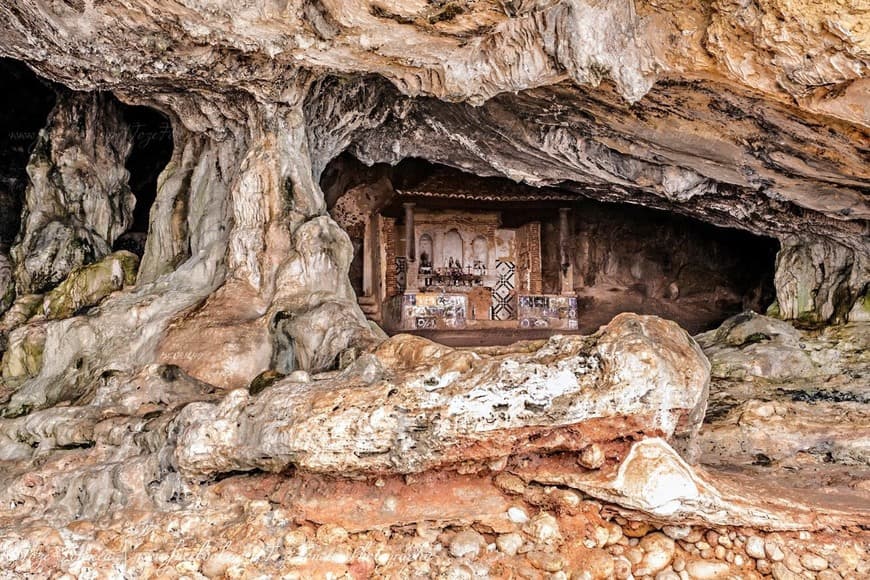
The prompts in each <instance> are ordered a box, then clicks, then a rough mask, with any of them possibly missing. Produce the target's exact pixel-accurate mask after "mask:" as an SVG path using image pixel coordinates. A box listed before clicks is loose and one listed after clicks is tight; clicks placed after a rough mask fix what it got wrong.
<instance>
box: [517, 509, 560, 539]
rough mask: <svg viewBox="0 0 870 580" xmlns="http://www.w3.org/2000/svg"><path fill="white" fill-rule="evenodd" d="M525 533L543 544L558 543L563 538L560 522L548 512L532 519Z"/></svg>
mask: <svg viewBox="0 0 870 580" xmlns="http://www.w3.org/2000/svg"><path fill="white" fill-rule="evenodd" d="M525 531H526V533H527V534H529V535H530V536H532V537H533V538H535V539H536V540H537V541H539V542H543V543H553V542H557V541H559V540H560V539H561V537H562V535H561V533H560V532H559V522H557V521H556V518H554V517H553V516H552V515H550V514H548V513H547V512H541V513H539V514H538V515H536V516H535V517H534V518H532V519H531V521H530V522H529V523H528V524H527V525H526V527H525Z"/></svg>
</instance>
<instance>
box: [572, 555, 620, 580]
mask: <svg viewBox="0 0 870 580" xmlns="http://www.w3.org/2000/svg"><path fill="white" fill-rule="evenodd" d="M582 558H583V560H582V566H580V567H581V568H583V569H584V570H587V571H588V572H589V575H590V577H591V578H592V579H593V580H610V579H611V578H613V574H614V567H615V565H614V562H613V558H612V557H611V556H610V554H608V553H607V552H605V551H604V550H599V549H594V550H589V551H587V552H585V553H584V554H583V556H582ZM630 571H631V570H630V568H629V572H630Z"/></svg>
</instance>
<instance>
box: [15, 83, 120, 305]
mask: <svg viewBox="0 0 870 580" xmlns="http://www.w3.org/2000/svg"><path fill="white" fill-rule="evenodd" d="M119 117H120V110H119V109H118V108H117V106H115V105H114V103H113V102H112V100H110V99H109V98H107V96H106V95H100V94H79V93H70V94H67V95H61V96H60V98H59V99H58V103H57V104H56V105H55V109H54V111H53V112H52V115H51V118H50V119H49V121H48V126H47V127H46V129H45V130H44V131H43V133H42V134H41V135H40V137H39V139H38V141H37V143H36V145H35V149H34V153H33V155H32V156H31V158H30V162H29V164H28V175H29V176H30V186H29V187H28V189H27V195H26V201H25V209H24V216H23V219H22V230H21V235H20V240H19V242H18V243H17V244H16V245H15V246H14V247H13V248H12V255H13V258H14V260H15V263H16V271H15V277H16V285H17V288H18V291H19V292H20V293H21V294H29V293H39V292H44V291H46V290H48V289H50V288H52V287H53V286H56V285H57V284H59V283H60V282H61V281H63V279H64V278H66V276H67V275H68V274H69V273H70V272H71V271H72V269H73V268H75V267H77V266H81V265H83V264H89V263H91V262H93V261H95V260H97V259H99V258H101V257H103V256H104V255H106V254H108V253H109V252H110V251H111V247H112V242H114V241H115V238H117V237H118V236H119V235H121V233H123V232H124V230H126V229H127V226H128V225H129V223H130V220H131V218H132V210H133V203H134V200H133V194H132V193H130V188H129V187H128V185H127V171H126V169H124V161H125V160H126V158H127V155H128V154H129V152H130V146H131V143H130V139H131V137H130V135H129V130H128V128H127V126H126V125H125V124H124V123H123V122H121V120H120V118H119Z"/></svg>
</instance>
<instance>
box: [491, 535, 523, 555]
mask: <svg viewBox="0 0 870 580" xmlns="http://www.w3.org/2000/svg"><path fill="white" fill-rule="evenodd" d="M495 545H496V547H497V548H498V551H499V552H501V553H503V554H507V555H508V556H515V555H516V553H517V552H518V551H519V549H520V548H521V547H522V545H523V537H522V536H521V535H520V534H518V533H516V532H514V533H510V534H502V535H500V536H499V537H497V538H496V539H495Z"/></svg>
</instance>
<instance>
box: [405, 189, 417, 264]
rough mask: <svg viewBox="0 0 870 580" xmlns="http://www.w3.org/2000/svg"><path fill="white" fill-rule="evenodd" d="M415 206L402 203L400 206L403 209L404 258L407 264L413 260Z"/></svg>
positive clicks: (409, 203)
mask: <svg viewBox="0 0 870 580" xmlns="http://www.w3.org/2000/svg"><path fill="white" fill-rule="evenodd" d="M415 205H416V204H414V203H411V202H408V203H403V204H402V206H403V207H404V208H405V257H406V258H407V259H408V263H411V262H413V261H414V259H415V256H414V254H415V250H416V248H415V247H414V245H415V244H414V241H415V240H414V206H415Z"/></svg>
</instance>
